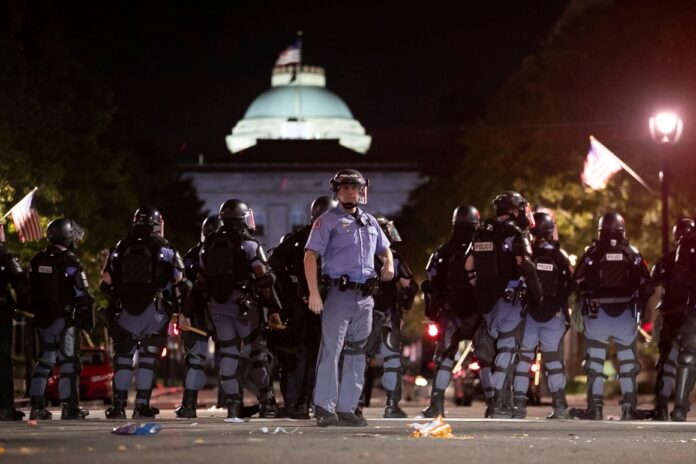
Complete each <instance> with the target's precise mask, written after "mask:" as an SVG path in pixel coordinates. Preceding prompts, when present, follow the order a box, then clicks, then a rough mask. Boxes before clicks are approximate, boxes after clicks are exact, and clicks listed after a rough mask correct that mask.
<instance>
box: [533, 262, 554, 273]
mask: <svg viewBox="0 0 696 464" xmlns="http://www.w3.org/2000/svg"><path fill="white" fill-rule="evenodd" d="M536 268H537V271H547V272H553V264H549V263H537V265H536Z"/></svg>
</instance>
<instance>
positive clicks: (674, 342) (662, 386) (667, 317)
mask: <svg viewBox="0 0 696 464" xmlns="http://www.w3.org/2000/svg"><path fill="white" fill-rule="evenodd" d="M693 228H694V221H693V220H692V219H690V218H682V219H680V220H679V221H677V223H676V224H674V227H672V238H673V240H674V244H675V245H676V246H678V245H679V241H680V240H681V238H682V237H683V236H684V235H685V234H686V233H687V232H689V231H690V230H692V229H693ZM676 255H677V253H676V250H672V251H670V252H669V253H667V254H666V255H664V256H662V257H661V258H660V259H659V260H657V262H656V263H655V265H654V266H653V268H652V271H651V272H650V277H651V279H652V282H653V285H655V287H656V290H658V291H660V296H661V299H660V304H659V306H658V308H659V311H660V312H659V316H660V319H661V321H662V325H661V329H660V334H659V343H658V348H659V350H660V355H659V357H658V360H657V366H656V367H657V373H656V374H657V375H656V378H655V410H654V414H653V420H661V421H666V420H669V416H668V414H667V408H668V406H669V397H670V396H671V395H672V391H673V390H674V380H675V378H676V376H677V357H678V356H679V341H678V339H679V330H680V329H681V325H682V322H683V321H684V309H685V304H686V300H687V297H688V293H687V292H688V288H687V287H686V286H684V285H681V284H680V282H679V280H678V279H676V278H675V277H676V276H675V275H674V264H675V261H676Z"/></svg>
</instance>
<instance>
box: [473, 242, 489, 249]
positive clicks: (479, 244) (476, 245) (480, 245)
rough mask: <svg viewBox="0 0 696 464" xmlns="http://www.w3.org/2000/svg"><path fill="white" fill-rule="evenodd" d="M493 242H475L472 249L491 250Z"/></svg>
mask: <svg viewBox="0 0 696 464" xmlns="http://www.w3.org/2000/svg"><path fill="white" fill-rule="evenodd" d="M493 249H494V248H493V242H476V243H474V251H493Z"/></svg>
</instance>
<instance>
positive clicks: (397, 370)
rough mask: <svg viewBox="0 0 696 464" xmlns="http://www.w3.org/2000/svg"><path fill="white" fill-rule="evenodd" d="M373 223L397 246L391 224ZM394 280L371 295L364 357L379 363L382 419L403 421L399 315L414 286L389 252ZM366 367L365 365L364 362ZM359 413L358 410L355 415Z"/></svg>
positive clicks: (379, 269)
mask: <svg viewBox="0 0 696 464" xmlns="http://www.w3.org/2000/svg"><path fill="white" fill-rule="evenodd" d="M377 223H378V224H379V226H380V227H381V228H382V232H384V234H385V235H386V236H387V237H388V238H389V241H390V242H391V243H392V244H394V243H398V242H401V236H400V235H399V231H398V230H397V229H396V226H395V225H394V222H393V221H390V220H389V219H387V218H386V217H384V216H377ZM391 252H392V257H393V261H394V269H395V270H396V273H395V275H394V278H393V279H392V280H390V281H388V282H382V283H381V284H380V285H379V290H378V291H377V293H376V294H375V295H374V297H373V299H374V302H375V305H374V310H373V312H372V330H371V332H370V337H369V342H368V347H367V350H366V351H367V353H366V354H367V356H368V358H373V357H374V358H377V359H382V362H383V369H382V386H383V387H384V391H385V392H386V394H387V404H386V406H385V408H384V417H386V418H405V417H407V415H406V413H405V412H404V411H403V410H402V409H401V408H400V407H399V401H401V389H402V385H403V367H402V365H401V319H402V313H404V312H406V311H408V310H410V309H411V307H412V306H413V300H414V298H415V297H416V294H417V293H418V284H417V283H416V282H415V280H414V279H413V272H411V269H410V268H409V267H408V264H406V261H404V260H402V259H401V258H400V257H399V254H398V253H397V252H396V250H394V249H392V250H391ZM375 272H376V273H378V274H381V273H382V260H381V259H379V258H377V257H375ZM368 363H369V361H368ZM367 388H369V387H368V382H365V385H363V395H362V397H363V398H364V397H365V395H366V393H367V392H366V391H365V390H366V389H367ZM356 413H357V414H358V415H360V414H361V413H362V410H361V408H358V411H356Z"/></svg>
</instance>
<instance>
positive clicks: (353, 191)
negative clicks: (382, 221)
mask: <svg viewBox="0 0 696 464" xmlns="http://www.w3.org/2000/svg"><path fill="white" fill-rule="evenodd" d="M367 186H368V181H367V179H365V178H364V177H363V175H362V174H361V173H360V172H358V171H356V170H354V169H342V170H341V171H339V172H337V173H336V174H335V175H334V177H333V178H332V179H331V190H332V191H333V192H334V195H335V197H336V198H337V200H338V203H339V206H337V207H336V208H332V209H330V210H328V211H327V212H325V213H324V214H322V215H321V216H320V217H319V218H318V219H317V220H316V221H314V225H313V226H312V232H311V233H310V235H309V240H308V241H307V245H306V246H305V251H306V253H305V258H304V268H305V277H306V278H307V285H308V287H309V309H310V310H311V311H313V312H314V313H315V314H320V313H322V312H323V316H322V321H321V329H322V330H321V332H322V338H321V348H320V351H319V360H318V362H317V371H316V372H317V383H316V386H315V389H314V405H315V409H314V415H315V417H316V419H317V425H319V426H329V425H346V426H364V425H366V424H367V423H366V422H365V419H364V418H362V417H359V416H357V415H356V414H355V409H356V407H357V405H358V399H359V398H360V393H361V391H362V387H363V383H364V379H365V364H366V360H365V345H366V343H367V338H368V336H369V334H370V330H371V326H372V308H373V306H374V302H373V299H372V292H373V291H374V289H375V286H376V284H377V273H376V272H375V268H374V265H375V263H374V255H375V254H377V255H378V256H379V257H380V258H381V259H382V262H383V266H382V274H381V279H382V280H383V281H389V280H392V279H393V278H394V263H393V260H392V254H391V251H390V249H389V240H387V237H386V236H385V235H384V232H382V229H381V228H380V227H379V224H378V223H377V220H376V219H375V218H374V216H372V215H370V214H368V213H366V212H365V211H363V210H362V209H361V208H359V207H358V204H359V203H360V204H365V203H366V202H367ZM319 256H321V258H322V273H323V277H322V283H323V284H324V285H323V286H324V288H325V289H326V292H327V293H326V300H325V302H324V301H322V296H321V293H320V290H319V283H318V282H317V258H318V257H319ZM342 351H343V366H342V371H341V375H340V376H339V372H338V368H339V358H340V357H341V352H342ZM339 379H340V380H339Z"/></svg>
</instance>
